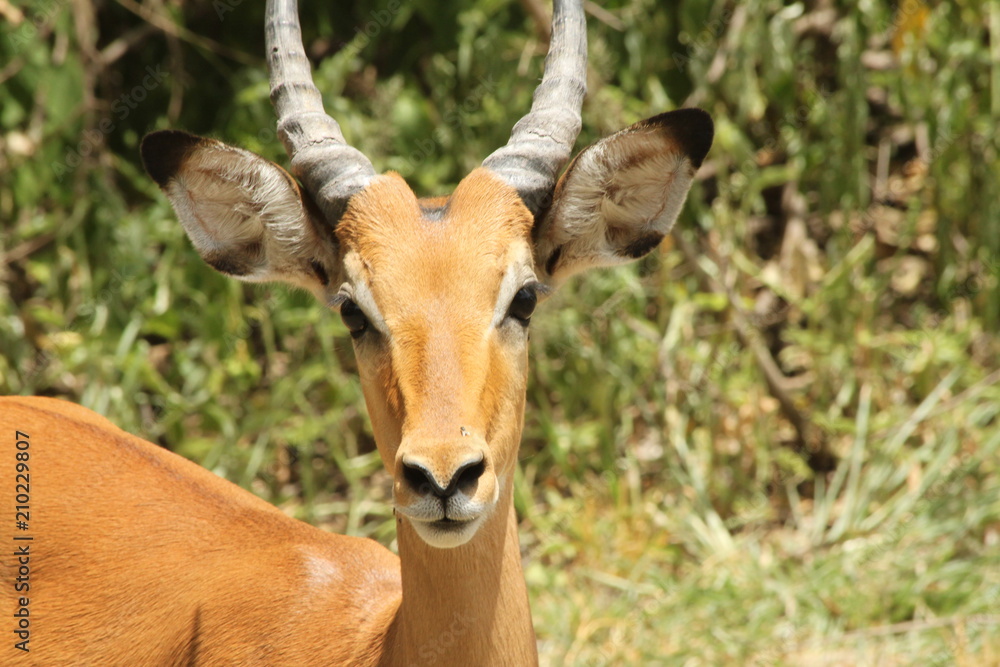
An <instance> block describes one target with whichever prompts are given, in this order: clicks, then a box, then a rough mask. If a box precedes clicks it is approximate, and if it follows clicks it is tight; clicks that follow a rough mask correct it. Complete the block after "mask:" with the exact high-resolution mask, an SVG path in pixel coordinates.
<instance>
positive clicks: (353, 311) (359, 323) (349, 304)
mask: <svg viewBox="0 0 1000 667" xmlns="http://www.w3.org/2000/svg"><path fill="white" fill-rule="evenodd" d="M340 319H342V320H343V321H344V326H345V327H347V330H348V331H350V332H351V338H358V337H360V336H361V334H363V333H364V332H365V331H367V330H368V318H367V317H366V316H365V313H364V311H363V310H361V309H360V308H358V304H356V303H354V302H353V301H351V300H350V299H348V300H347V301H345V302H344V303H343V304H342V305H341V306H340Z"/></svg>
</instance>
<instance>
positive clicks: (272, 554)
mask: <svg viewBox="0 0 1000 667" xmlns="http://www.w3.org/2000/svg"><path fill="white" fill-rule="evenodd" d="M665 117H666V116H664V117H658V118H660V119H662V118H665ZM657 122H659V123H660V124H662V125H669V119H668V120H667V121H663V120H659V121H657ZM657 127H658V126H655V124H653V125H649V126H646V125H641V124H640V125H636V126H634V127H633V128H630V130H628V131H626V132H625V133H621V134H620V135H615V137H612V138H611V139H609V140H606V141H605V142H601V143H599V144H597V145H596V146H595V147H592V148H591V149H589V151H587V152H584V153H583V154H582V155H581V157H580V158H578V160H577V162H576V163H575V165H574V167H572V168H571V170H570V172H569V175H568V176H566V177H565V178H564V179H563V181H562V182H561V183H560V185H559V188H558V190H557V193H556V196H555V199H554V202H553V204H552V207H551V210H550V212H549V214H548V215H547V216H546V217H545V218H544V220H543V221H542V223H541V225H542V226H541V227H539V228H538V229H537V230H534V234H535V236H537V237H538V238H537V239H536V240H534V241H533V238H532V234H533V225H534V224H535V220H534V219H533V217H532V215H531V213H530V212H529V211H528V209H527V208H526V207H525V206H524V205H523V203H522V202H521V200H520V198H519V196H518V195H517V192H516V191H515V190H514V189H513V188H511V187H510V186H508V185H506V184H504V183H503V182H502V181H501V180H499V179H498V178H497V177H496V176H495V175H494V174H493V173H491V172H490V171H488V170H486V169H477V170H476V171H474V172H472V173H471V174H470V175H469V176H468V177H466V178H465V179H464V180H463V181H462V182H461V183H460V184H459V186H458V188H457V189H456V190H455V192H454V194H452V195H451V196H450V197H448V198H439V199H435V200H423V201H418V200H417V198H416V197H415V196H414V194H413V192H412V191H411V190H410V189H409V187H408V186H407V185H406V183H405V182H403V180H402V179H401V178H400V177H399V176H398V175H396V174H391V173H390V174H387V175H384V176H378V177H375V178H374V179H373V180H372V181H371V182H370V184H369V185H368V186H367V187H366V188H365V189H364V190H362V191H361V192H359V193H358V194H356V195H355V196H354V197H352V198H351V200H350V202H349V205H348V207H347V210H346V212H345V213H344V215H343V217H342V219H341V220H339V221H338V222H339V224H338V225H337V226H336V229H335V231H330V228H329V227H324V226H323V223H322V221H320V220H318V219H317V217H316V216H315V214H314V213H313V211H314V207H313V206H312V205H311V204H310V202H309V200H308V198H307V197H306V196H305V195H304V194H303V193H301V192H300V190H299V188H298V186H297V185H296V184H295V183H294V181H292V180H291V179H290V178H289V177H288V176H287V174H285V173H284V171H283V170H281V169H280V168H279V167H277V166H276V165H271V164H270V163H267V162H265V161H264V160H262V159H261V158H259V157H257V156H254V155H252V154H250V153H247V152H246V151H240V150H238V149H232V148H229V147H225V146H223V145H222V144H219V143H218V142H212V141H209V140H198V139H197V138H194V137H190V135H182V134H180V133H177V134H175V135H167V136H164V135H161V136H160V137H159V139H158V141H157V144H156V146H155V149H156V150H152V149H151V151H150V155H149V156H147V157H146V158H144V159H148V160H150V161H153V162H152V165H151V164H150V162H147V169H149V168H150V166H152V172H151V173H155V174H156V178H157V180H158V182H160V183H161V186H162V187H163V188H164V191H165V192H166V194H167V196H168V197H169V198H170V200H171V202H172V203H173V204H174V207H175V209H176V210H177V212H178V216H179V217H180V218H181V220H182V222H183V223H184V226H185V229H186V230H187V231H188V234H189V235H190V236H191V238H192V241H193V242H194V245H195V247H196V248H197V250H198V251H199V252H200V253H201V254H202V255H203V256H204V257H205V258H206V260H208V261H209V262H211V263H213V265H215V266H216V267H217V268H220V270H223V271H225V272H227V273H229V274H231V275H234V276H235V277H237V278H240V279H243V280H251V281H256V280H282V281H285V282H288V283H291V284H293V285H297V286H303V287H307V288H308V289H311V290H312V291H313V292H314V293H315V294H316V295H317V297H318V298H319V299H320V300H321V301H323V302H325V303H334V304H337V303H344V302H345V301H346V300H348V299H349V300H351V301H352V302H353V303H354V304H357V307H359V308H360V309H361V310H362V311H364V313H365V315H366V317H367V321H368V322H369V325H368V326H369V330H368V331H367V332H365V333H364V334H363V335H362V336H361V337H359V338H358V340H357V341H356V343H355V350H356V353H357V355H358V366H359V369H360V376H361V384H362V387H363V390H364V394H365V400H366V402H367V405H368V410H369V413H370V415H371V421H372V424H373V428H374V431H375V438H376V441H377V443H378V448H379V453H380V455H381V457H382V460H383V462H384V464H385V467H386V469H387V470H388V471H389V472H390V473H391V474H392V475H393V478H394V488H393V496H394V498H393V501H394V505H395V510H396V516H397V528H398V543H399V553H400V556H399V558H398V559H397V558H396V557H395V556H394V555H392V554H391V553H390V552H389V551H387V550H386V549H384V548H383V547H381V546H379V545H377V544H376V543H374V542H372V541H369V540H360V539H355V538H350V537H344V536H338V535H330V534H327V533H324V532H323V531H320V530H318V529H316V528H313V527H310V526H308V525H306V524H303V523H301V522H298V521H295V520H293V519H290V518H288V517H286V516H284V515H283V514H282V513H281V512H279V511H278V510H276V509H275V508H273V507H271V506H270V505H268V504H267V503H265V502H264V501H262V500H260V499H258V498H256V497H254V496H253V495H251V494H250V493H247V492H246V491H243V490H241V489H239V488H238V487H236V486H234V485H232V484H230V483H229V482H226V481H224V480H222V479H220V478H218V477H216V476H215V475H213V474H211V473H209V472H207V471H205V470H203V469H201V468H199V467H198V466H196V465H195V464H193V463H191V462H188V461H186V460H183V459H181V458H180V457H178V456H175V455H173V454H171V453H169V452H167V451H165V450H163V449H160V448H158V447H156V446H155V445H152V444H150V443H147V442H144V441H142V440H140V439H138V438H136V437H134V436H131V435H129V434H127V433H124V432H123V431H121V430H119V429H117V428H116V427H114V426H113V425H111V424H110V423H109V422H107V421H106V420H104V419H103V418H101V417H99V416H97V415H95V414H93V413H91V412H89V411H86V410H84V409H82V408H79V407H76V406H72V405H70V404H68V403H63V402H59V401H55V400H52V399H41V398H38V399H21V398H10V399H3V400H2V401H0V425H2V427H3V428H2V431H0V432H2V433H3V436H2V438H3V439H2V448H0V455H2V456H3V457H4V458H3V460H4V461H6V462H8V464H9V463H10V462H11V461H13V460H14V453H15V452H14V443H15V440H14V439H13V437H12V434H13V432H14V430H15V429H19V430H21V431H25V432H27V433H29V434H30V443H31V449H30V452H31V459H30V465H31V475H32V478H31V479H32V513H33V515H32V516H33V518H32V520H31V534H32V535H33V536H34V537H35V541H34V542H33V543H32V561H31V562H32V570H31V576H32V579H31V586H32V588H31V591H30V593H29V594H28V595H29V597H30V599H31V603H30V604H31V606H30V609H31V614H32V616H31V619H32V632H33V634H32V644H31V649H32V650H31V653H30V654H27V655H25V656H23V657H24V660H23V663H24V664H36V665H56V664H101V665H110V664H123V665H159V664H211V665H215V664H240V665H258V664H259V665H463V666H465V665H477V666H480V665H486V666H488V665H513V666H515V667H517V666H520V665H531V664H535V663H537V653H536V647H535V635H534V631H533V628H532V623H531V612H530V608H529V605H528V597H527V591H526V586H525V582H524V577H523V573H522V570H521V553H520V548H519V545H518V538H517V522H516V517H515V513H514V505H513V489H512V485H513V478H514V471H515V466H516V463H517V451H518V443H519V441H520V437H521V429H522V426H523V418H524V401H525V393H526V392H525V388H526V382H527V338H528V336H527V330H526V328H525V326H524V325H523V323H521V322H520V321H518V320H516V318H514V317H510V316H509V309H510V307H511V302H512V300H513V299H514V298H515V295H516V294H517V293H518V291H519V290H521V289H524V288H526V287H527V288H529V289H530V286H531V285H533V284H535V283H536V282H537V281H550V282H556V281H558V280H560V279H562V278H563V277H564V276H565V275H568V273H570V272H572V271H575V270H579V269H581V268H585V267H586V266H590V265H594V264H601V263H609V262H612V261H619V260H620V259H621V258H622V253H623V252H624V253H625V254H626V255H628V256H629V257H634V256H638V252H639V251H640V250H642V251H646V250H648V248H651V247H652V245H651V243H653V242H658V239H659V237H658V236H656V235H657V234H662V233H665V231H666V230H667V229H669V227H670V225H671V224H673V220H674V218H675V217H676V214H677V211H678V210H679V208H680V205H681V202H682V201H683V198H684V195H685V194H686V191H687V187H688V186H689V184H690V181H691V176H692V174H693V163H692V160H691V159H689V158H688V157H687V156H685V154H684V152H683V150H682V149H681V148H680V144H678V143H676V142H674V141H672V140H671V138H670V135H669V133H666V132H661V131H660V130H658V129H657ZM174 140H176V141H177V142H182V143H179V144H175V148H177V150H172V148H171V146H170V141H174ZM688 143H689V144H690V143H692V142H691V141H690V140H689V141H688ZM703 148H704V150H707V144H706V145H704V146H703ZM157 151H159V152H160V153H161V154H162V155H164V156H166V157H165V158H163V161H161V162H156V160H157V159H158V158H157ZM702 157H703V152H702V155H700V156H698V157H697V158H696V159H695V162H700V160H701V158H702ZM175 162H176V164H174V163H175ZM651 235H652V236H651ZM650 239H652V241H650ZM555 248H562V250H561V251H560V252H561V257H559V256H555V258H554V259H552V257H553V256H552V253H553V252H554V249H555ZM547 256H548V257H549V258H550V259H551V261H550V262H549V263H551V264H552V265H553V266H555V267H556V271H555V272H554V273H553V274H552V275H547V274H545V271H546V266H545V264H546V257H547ZM556 260H558V261H556ZM472 469H474V470H475V471H476V473H475V475H473V476H471V477H465V476H463V471H467V470H472ZM414 474H416V477H414ZM421 476H423V477H421ZM421 479H423V480H425V481H427V482H428V483H429V482H430V481H431V480H432V481H433V482H434V484H436V485H437V486H438V487H440V489H444V488H445V486H447V485H448V484H449V480H451V481H452V482H454V483H455V486H454V487H453V488H455V489H457V491H456V492H454V493H453V494H451V495H448V496H447V497H446V498H445V499H444V500H440V501H439V500H437V497H436V496H432V495H429V494H428V492H427V488H428V487H427V486H425V485H424V484H420V483H419V482H420V480H421ZM414 480H416V481H414ZM459 482H461V483H460V484H459ZM3 489H4V491H3V493H4V494H5V495H3V496H2V500H3V501H4V502H5V507H8V508H11V507H13V505H14V499H13V489H14V487H13V485H12V484H6V485H4V487H3ZM443 518H448V519H452V520H454V522H455V523H456V524H458V525H459V526H460V528H459V529H458V530H452V528H451V527H450V525H449V524H446V523H445V522H443V521H442V519H443ZM442 525H444V528H442ZM452 525H453V524H452ZM0 562H3V563H4V566H5V568H7V569H6V571H5V572H4V573H3V574H4V575H5V579H4V580H5V581H7V582H10V581H12V580H13V572H12V571H11V569H10V568H11V565H10V563H11V561H10V559H3V560H2V561H0ZM0 590H2V591H3V592H2V593H0V595H2V597H3V599H4V602H5V605H6V606H5V608H6V609H12V608H13V607H14V606H15V604H16V600H13V599H11V598H12V595H13V591H12V587H10V586H7V585H5V586H3V587H2V588H0ZM8 618H9V617H8Z"/></svg>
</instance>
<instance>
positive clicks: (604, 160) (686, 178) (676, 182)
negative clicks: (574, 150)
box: [534, 109, 713, 285]
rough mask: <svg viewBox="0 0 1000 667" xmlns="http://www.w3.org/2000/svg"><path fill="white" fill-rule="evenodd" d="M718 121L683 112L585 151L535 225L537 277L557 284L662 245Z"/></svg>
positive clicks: (698, 112) (651, 120) (649, 121)
mask: <svg viewBox="0 0 1000 667" xmlns="http://www.w3.org/2000/svg"><path fill="white" fill-rule="evenodd" d="M712 135H713V127H712V119H711V118H710V117H709V116H708V114H707V113H705V112H704V111H702V110H700V109H681V110H679V111H671V112H668V113H664V114H660V115H659V116H654V117H652V118H648V119H646V120H644V121H640V122H638V123H636V124H635V125H632V126H631V127H628V128H626V129H624V130H622V131H621V132H617V133H616V134H613V135H611V136H610V137H606V138H605V139H602V140H601V141H598V142H597V143H596V144H593V145H592V146H589V147H588V148H586V149H584V150H583V151H582V152H581V153H580V154H579V155H577V156H576V158H574V160H573V161H572V162H571V163H570V166H569V168H568V169H567V170H566V173H565V174H563V176H562V178H561V179H559V182H558V183H557V184H556V188H555V192H554V194H553V199H552V205H551V207H549V210H548V212H547V213H546V214H545V215H544V217H543V218H542V219H541V221H540V222H539V223H538V226H537V228H536V230H535V234H534V237H535V262H536V264H537V266H536V269H537V271H536V272H537V274H538V275H539V276H543V277H544V280H545V281H546V282H548V283H550V284H553V285H555V284H558V283H560V282H562V281H563V280H565V279H566V278H567V277H569V276H571V275H573V274H574V273H578V272H580V271H583V270H585V269H589V268H592V267H596V266H610V265H614V264H622V263H624V262H629V261H632V260H635V259H638V258H640V257H642V256H643V255H645V254H647V253H648V252H649V251H650V250H652V249H653V248H655V247H656V246H657V245H659V243H660V241H662V240H663V237H664V236H666V234H667V233H668V232H669V231H670V229H671V228H672V227H673V225H674V221H675V220H676V219H677V214H678V213H679V212H680V209H681V206H682V205H683V204H684V199H685V198H686V197H687V193H688V189H690V187H691V182H692V180H693V179H694V174H695V172H696V171H697V170H698V167H700V166H701V162H702V160H704V159H705V155H706V153H708V149H709V147H710V146H711V145H712Z"/></svg>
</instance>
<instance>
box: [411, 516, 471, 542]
mask: <svg viewBox="0 0 1000 667" xmlns="http://www.w3.org/2000/svg"><path fill="white" fill-rule="evenodd" d="M482 521H483V516H478V517H476V518H475V519H468V520H465V519H448V518H444V519H437V520H435V521H420V520H418V519H414V518H412V517H411V518H410V524H411V525H412V526H413V529H414V530H415V531H416V533H417V535H419V536H420V539H422V540H423V541H424V542H426V543H427V544H429V545H430V546H432V547H437V548H438V549H452V548H454V547H458V546H461V545H463V544H465V543H466V542H468V541H469V540H471V539H472V536H473V535H475V534H476V532H477V531H478V530H479V527H480V525H481V524H482Z"/></svg>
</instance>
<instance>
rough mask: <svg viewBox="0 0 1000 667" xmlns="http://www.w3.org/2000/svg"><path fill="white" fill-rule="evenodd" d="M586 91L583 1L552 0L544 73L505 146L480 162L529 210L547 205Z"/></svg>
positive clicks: (570, 145) (575, 130) (572, 139)
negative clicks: (516, 192)
mask: <svg viewBox="0 0 1000 667" xmlns="http://www.w3.org/2000/svg"><path fill="white" fill-rule="evenodd" d="M586 93H587V19H586V17H585V15H584V12H583V2H582V0H555V6H554V7H553V10H552V40H551V42H550V44H549V53H548V55H547V56H546V57H545V73H544V74H543V75H542V82H541V83H539V84H538V88H536V89H535V96H534V98H533V99H532V102H531V111H529V112H528V114H527V115H526V116H524V117H523V118H522V119H521V120H520V121H518V123H517V124H516V125H515V126H514V129H513V130H512V131H511V134H510V141H508V142H507V145H506V146H504V147H502V148H500V149H498V150H497V151H495V152H494V153H493V154H492V155H490V156H489V157H488V158H486V159H485V160H484V161H483V166H484V167H486V168H488V169H490V170H491V171H493V172H494V173H495V174H497V175H498V176H499V177H500V178H502V179H503V180H504V181H505V182H506V183H507V184H508V185H510V186H512V187H513V188H514V189H516V190H517V191H518V193H519V194H520V195H521V199H522V200H523V201H524V204H525V205H526V206H527V207H528V209H529V210H531V212H532V213H535V214H538V213H539V212H541V211H542V210H544V209H545V208H547V207H548V204H549V198H550V196H551V193H552V189H553V188H554V187H555V184H556V179H557V178H558V177H559V171H560V170H561V169H562V168H563V166H564V165H565V164H566V161H567V160H568V159H569V156H570V152H571V151H572V150H573V144H574V143H576V137H577V135H578V134H579V133H580V124H581V120H580V109H581V107H582V106H583V97H584V95H586Z"/></svg>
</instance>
